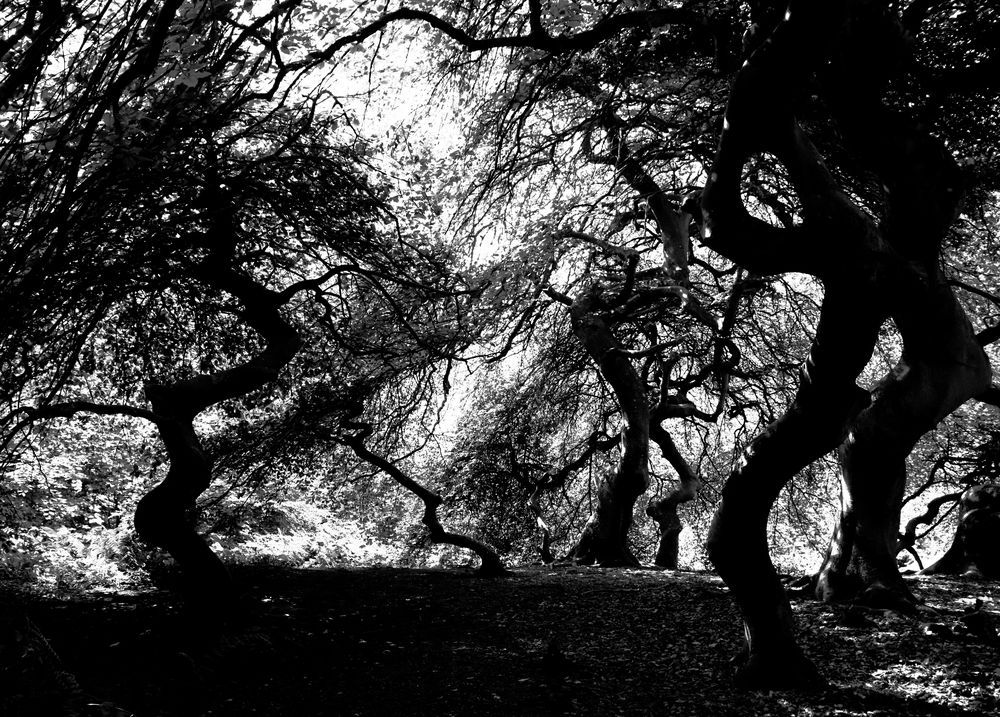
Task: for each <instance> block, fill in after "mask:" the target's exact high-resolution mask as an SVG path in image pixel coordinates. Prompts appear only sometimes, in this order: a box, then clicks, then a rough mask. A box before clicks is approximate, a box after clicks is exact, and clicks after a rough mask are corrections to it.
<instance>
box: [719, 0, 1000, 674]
mask: <svg viewBox="0 0 1000 717" xmlns="http://www.w3.org/2000/svg"><path fill="white" fill-rule="evenodd" d="M776 8H777V6H776V5H774V4H770V5H768V4H766V3H758V4H756V7H755V12H756V17H755V19H756V20H758V26H757V31H758V34H757V35H756V36H752V37H750V38H749V40H750V42H751V44H752V45H756V46H757V49H756V50H755V51H754V52H753V54H752V55H751V56H750V57H749V59H748V61H747V62H746V64H744V66H743V68H742V69H741V70H740V71H739V73H738V74H737V77H736V81H735V84H734V86H733V90H732V94H731V97H730V101H729V105H728V108H727V111H726V122H725V128H724V130H723V133H722V136H721V139H720V143H719V149H718V153H717V156H716V160H715V163H714V165H713V167H712V170H711V174H710V176H709V181H708V183H707V184H706V187H705V191H704V195H703V200H702V204H703V209H704V213H705V231H704V236H705V241H706V243H708V244H709V245H710V246H711V247H713V248H714V249H716V250H717V251H719V252H720V253H722V254H724V255H726V256H727V257H729V258H730V259H732V260H733V261H735V262H737V263H739V264H740V265H742V266H744V267H746V268H748V269H750V270H753V271H757V272H760V273H776V272H783V271H802V272H807V273H810V274H813V275H814V276H817V277H818V278H819V279H821V280H822V282H823V284H824V287H825V290H826V293H825V296H824V299H823V305H822V313H821V316H820V322H819V326H818V327H817V332H816V337H815V339H814V342H813V346H812V350H811V351H810V355H809V359H808V360H807V361H806V363H805V365H804V367H803V370H802V381H801V384H800V387H799V391H798V394H797V395H796V398H795V400H794V402H793V404H792V406H791V407H790V408H789V410H788V411H787V412H786V413H785V415H784V416H782V417H781V418H780V419H779V420H778V421H777V422H775V423H774V424H772V425H771V426H769V427H768V428H767V430H766V431H765V432H764V434H763V435H761V436H760V437H758V438H757V439H756V440H755V441H754V442H753V443H752V444H751V445H750V447H749V448H748V449H747V451H746V454H745V457H744V461H743V464H742V466H741V467H740V468H739V469H738V470H737V471H736V472H735V473H734V474H733V475H732V476H731V477H730V479H729V480H728V481H727V483H726V487H725V490H724V491H723V500H722V503H721V504H720V506H719V508H718V511H717V513H716V516H715V520H714V522H713V525H712V530H711V534H710V537H709V551H710V556H711V559H712V561H713V563H714V564H715V565H716V567H717V569H718V570H719V573H720V574H721V575H722V577H723V578H724V580H725V581H726V583H727V584H728V585H729V586H730V588H731V590H732V592H733V596H734V598H735V600H736V602H737V604H738V605H739V607H740V610H741V612H742V614H743V618H744V621H745V624H746V634H747V643H748V644H747V652H746V655H745V660H744V662H743V664H742V667H741V669H740V672H739V677H740V680H741V681H742V682H744V683H746V684H749V685H754V686H769V685H770V686H775V685H786V686H789V685H796V686H799V685H803V684H809V683H811V682H814V681H815V680H816V679H817V674H816V671H815V668H814V667H813V666H812V664H811V663H810V662H809V661H808V660H807V659H806V658H805V657H804V655H803V654H802V653H801V651H800V650H799V648H798V646H797V645H796V643H795V638H794V634H793V629H792V619H791V611H790V608H789V605H788V600H787V598H786V597H785V595H784V591H783V589H782V586H781V584H780V582H779V581H778V578H777V575H776V573H775V571H774V568H773V566H772V565H771V561H770V559H769V556H768V549H767V536H766V531H765V528H766V520H767V514H768V511H769V509H770V506H771V504H772V503H773V501H774V500H775V498H776V497H777V494H778V491H779V490H780V489H781V488H782V486H783V485H784V484H785V483H786V482H787V481H788V480H789V479H791V478H792V476H793V475H794V474H795V473H796V472H797V471H798V470H799V469H800V468H802V467H804V466H805V465H807V464H808V463H810V462H812V461H813V460H815V459H816V458H818V457H819V456H821V455H823V454H824V453H826V452H828V451H830V450H832V449H834V448H836V447H838V446H840V450H841V456H842V461H843V464H844V486H845V491H844V502H843V509H842V512H841V517H840V522H839V526H838V529H837V532H836V534H835V536H834V539H833V542H832V544H831V548H830V551H829V553H828V555H827V559H826V561H825V563H824V566H823V569H822V571H821V574H820V577H819V585H818V588H817V589H818V592H819V594H820V595H821V596H822V597H824V598H826V599H832V598H845V597H852V596H858V597H860V598H861V599H862V600H864V601H866V602H868V603H871V604H877V605H880V606H894V607H902V608H906V607H908V606H910V605H912V602H913V599H912V596H910V594H909V591H908V589H907V588H906V586H905V585H904V583H903V581H902V578H901V577H900V575H899V572H898V569H897V567H896V563H895V560H894V555H895V545H896V536H897V531H898V520H899V518H898V505H899V503H900V501H901V500H902V486H903V483H902V481H903V478H904V476H905V469H904V461H905V459H906V456H907V455H908V454H909V452H910V450H911V449H912V448H913V446H914V444H915V443H916V441H917V440H918V439H919V438H920V437H921V436H922V435H923V434H924V433H925V432H927V431H928V430H930V429H932V428H933V427H934V426H935V425H936V424H937V423H938V421H940V420H941V419H942V418H943V417H944V416H946V415H948V413H950V412H951V411H952V410H954V409H955V408H957V407H958V406H959V405H961V404H962V403H963V402H964V401H966V400H967V399H969V398H971V397H973V396H976V395H978V394H980V393H982V392H983V391H985V390H986V389H987V388H988V387H989V385H990V378H991V372H990V366H989V361H988V360H987V358H986V356H985V354H984V353H983V350H982V348H981V347H980V345H979V343H978V342H977V340H976V337H975V335H974V333H973V331H972V327H971V326H970V324H969V321H968V319H967V318H966V317H965V314H964V311H963V310H962V308H961V306H960V305H959V304H958V302H957V301H956V299H955V296H954V294H953V292H952V290H951V288H950V287H949V285H948V284H947V282H946V281H945V279H944V277H943V275H942V272H941V268H940V266H939V254H940V247H941V242H942V239H943V237H944V234H945V232H946V230H947V229H948V227H949V225H950V224H951V222H952V220H953V218H954V216H955V214H956V210H957V206H958V202H959V199H960V196H961V187H960V184H959V179H958V173H957V171H956V167H955V165H954V160H953V159H952V158H951V156H950V155H949V154H948V152H947V151H946V150H945V149H944V147H943V146H942V145H941V143H940V141H938V140H936V139H934V138H932V137H931V136H930V135H929V134H928V133H927V132H926V131H925V129H924V128H922V127H921V126H920V125H919V124H917V123H916V122H914V121H913V120H912V119H911V118H909V117H907V116H904V115H903V114H901V113H897V112H894V111H892V110H890V109H888V108H887V107H886V106H884V105H883V103H882V96H883V93H884V90H885V83H886V82H887V81H888V79H889V78H890V77H891V76H892V74H893V72H894V70H895V68H896V67H897V65H898V63H899V62H900V61H901V57H902V56H903V53H904V52H905V46H906V44H905V35H904V31H903V28H902V26H901V25H900V23H899V20H898V18H897V17H895V16H894V15H893V14H892V13H891V12H890V11H888V9H887V8H886V7H885V6H884V4H882V3H875V2H864V1H861V0H859V1H855V2H831V3H808V2H792V3H790V4H789V5H788V8H787V10H786V12H785V13H784V15H783V16H781V15H780V13H778V16H779V17H782V19H781V20H780V21H779V22H777V24H776V25H775V26H774V28H773V30H772V31H771V32H767V31H766V29H765V28H766V27H767V22H768V20H767V19H768V17H774V16H775V14H776V13H775V10H776ZM824 63H828V64H826V65H824ZM816 71H820V74H821V78H822V88H823V92H824V97H825V98H826V99H827V101H828V103H829V105H830V107H831V108H832V110H833V114H834V116H835V118H836V119H837V121H838V123H839V125H840V126H841V127H842V129H843V132H844V134H845V136H846V138H847V140H848V142H849V145H850V146H851V147H852V149H853V151H855V152H857V154H858V156H859V157H861V158H862V159H863V161H864V162H865V163H866V164H867V165H868V166H869V167H870V168H871V171H873V172H875V173H876V174H877V175H878V177H879V178H880V180H881V182H882V183H883V186H884V211H883V216H882V218H881V221H880V222H879V223H876V222H874V221H873V220H872V219H871V218H869V216H868V215H866V214H865V213H864V212H863V211H862V210H861V209H859V208H858V206H857V205H856V204H855V203H854V202H853V201H852V200H851V199H850V198H849V197H848V196H847V195H846V194H845V193H844V192H843V191H842V190H841V189H840V187H839V186H838V184H837V182H836V181H835V180H834V178H833V176H832V175H831V174H830V172H829V171H828V170H827V168H826V166H825V164H824V161H823V158H822V157H821V156H820V154H819V152H818V151H817V150H816V149H815V147H814V146H813V144H812V143H811V142H810V140H809V138H808V136H807V135H806V133H805V132H804V131H803V129H802V127H801V125H800V124H799V122H798V121H797V119H796V112H797V105H798V101H799V96H800V94H801V93H802V92H803V91H804V90H805V89H806V88H807V87H808V86H809V82H810V77H811V75H812V74H813V73H814V72H816ZM762 152H763V153H769V154H772V155H774V156H775V157H776V158H777V160H778V161H779V162H781V163H782V164H783V165H784V166H785V168H786V169H787V171H788V175H789V178H790V181H791V183H792V185H793V186H794V188H795V190H796V192H797V194H798V196H799V198H800V200H801V202H802V207H803V211H802V222H801V224H799V225H797V226H795V227H793V228H791V229H779V228H776V227H773V226H771V225H769V224H767V223H765V222H763V221H761V220H759V219H756V218H754V217H752V216H750V214H749V213H748V212H747V211H746V209H745V207H744V204H743V200H742V198H741V196H740V175H741V171H742V168H743V166H744V164H745V163H746V162H747V160H748V159H749V158H750V157H751V156H752V155H754V154H756V153H762ZM888 318H892V320H893V321H894V322H895V324H896V326H897V328H898V329H899V332H900V334H901V336H902V339H903V355H902V358H901V360H900V362H899V364H898V365H897V367H896V368H895V369H894V370H893V372H892V373H891V374H890V375H889V376H887V377H886V378H885V379H884V380H883V381H882V382H881V383H880V384H879V385H878V386H877V387H876V389H875V390H874V391H873V392H872V393H871V395H869V393H868V392H867V391H865V390H863V389H861V388H859V387H858V386H857V385H856V384H855V378H856V377H857V375H858V374H859V372H860V371H861V369H862V368H863V367H864V366H865V364H866V363H867V361H868V359H869V357H870V356H871V353H872V350H873V347H874V345H875V343H876V340H877V338H878V330H879V328H880V327H881V325H882V324H883V322H884V321H886V319H888Z"/></svg>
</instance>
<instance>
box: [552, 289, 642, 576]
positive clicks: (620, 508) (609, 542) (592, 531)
mask: <svg viewBox="0 0 1000 717" xmlns="http://www.w3.org/2000/svg"><path fill="white" fill-rule="evenodd" d="M604 309H605V305H604V302H603V299H602V297H601V295H600V291H599V289H597V288H595V289H592V290H591V291H590V292H588V293H585V294H583V295H582V296H580V297H578V298H577V299H576V300H575V301H574V302H573V304H572V305H571V306H570V318H571V322H572V325H573V332H574V333H575V334H576V336H577V338H578V339H579V340H580V342H581V343H582V344H583V346H584V348H585V349H586V351H587V353H588V354H589V355H590V357H591V359H593V361H594V363H596V364H597V366H598V369H599V370H600V372H601V375H602V376H603V377H604V380H605V381H607V382H608V384H609V385H610V386H611V389H612V391H614V394H615V398H616V399H617V401H618V406H619V408H620V410H621V413H622V418H623V419H624V422H625V427H624V428H623V429H622V443H621V459H620V460H619V463H618V468H617V469H616V470H615V471H614V472H613V473H611V474H610V475H609V476H607V477H606V478H605V479H604V480H603V481H602V482H601V484H600V486H599V487H598V491H597V507H596V508H595V510H594V512H593V514H591V516H590V518H589V519H588V520H587V524H586V525H585V526H584V529H583V533H582V534H581V536H580V539H579V541H578V542H577V544H576V546H575V547H574V548H573V550H572V551H571V552H570V555H569V557H570V558H571V559H572V560H574V561H576V562H578V563H581V564H584V565H593V564H594V563H597V564H599V565H602V566H605V567H609V566H625V565H638V564H639V561H638V560H637V559H636V557H635V555H633V554H632V551H631V550H630V549H629V546H628V531H629V528H630V527H631V526H632V514H633V511H634V510H635V502H636V500H638V498H639V496H640V495H642V494H643V493H645V492H646V489H647V488H648V487H649V405H648V404H647V402H646V385H645V382H644V381H643V379H642V377H641V376H640V375H639V373H638V371H636V370H635V366H633V364H632V361H631V360H630V359H629V358H628V356H627V355H626V354H625V352H624V351H623V350H622V346H621V344H620V343H619V341H618V339H617V338H615V335H614V333H613V332H612V331H611V327H610V325H609V324H608V321H607V319H606V318H605V317H604V316H602V310H604Z"/></svg>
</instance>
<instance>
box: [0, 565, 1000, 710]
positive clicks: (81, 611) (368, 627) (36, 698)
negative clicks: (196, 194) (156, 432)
mask: <svg viewBox="0 0 1000 717" xmlns="http://www.w3.org/2000/svg"><path fill="white" fill-rule="evenodd" d="M237 576H238V579H239V580H240V581H241V583H242V584H243V585H244V587H245V589H246V592H247V599H246V601H245V604H246V606H247V607H246V609H245V610H244V613H243V615H242V616H241V617H235V618H232V619H230V620H229V621H228V623H229V624H227V625H224V624H223V621H213V622H212V623H211V624H210V626H209V627H208V628H206V629H199V630H194V631H193V630H191V629H190V628H188V627H186V626H185V622H186V621H185V613H184V612H183V611H182V610H181V608H180V607H179V605H178V602H177V600H176V599H175V598H174V597H173V596H172V595H171V594H168V593H165V592H147V593H141V594H138V595H133V596H113V597H106V596H104V597H101V596H76V597H72V598H65V599H52V598H49V599H35V600H33V601H32V602H31V603H30V604H28V605H27V607H26V608H25V611H26V612H27V614H28V618H29V619H28V620H27V621H25V620H22V619H20V618H18V620H19V622H17V623H16V624H15V626H14V627H13V628H12V627H11V626H10V625H8V626H7V628H6V640H5V643H4V644H2V645H0V679H4V681H5V682H7V684H6V685H0V715H5V716H6V715H10V716H11V717H13V715H17V714H37V715H44V716H45V717H58V715H59V714H66V713H70V712H71V710H73V709H76V710H77V712H78V713H79V714H82V715H86V716H90V715H101V716H102V717H103V716H105V715H107V716H111V717H127V716H128V715H136V716H137V717H156V716H159V715H164V716H166V715H171V716H174V715H176V716H183V717H196V716H198V715H282V716H286V715H287V716H295V717H299V716H309V715H400V714H403V715H440V716H442V717H443V716H444V715H476V716H479V715H552V714H557V715H563V714H567V715H619V714H620V715H646V714H657V715H670V716H674V715H757V716H762V715H800V716H802V717H806V716H813V715H824V716H826V715H829V716H833V715H836V716H843V717H847V716H855V715H857V716H861V715H865V716H866V717H874V716H876V715H886V716H888V715H962V714H997V713H998V712H1000V659H998V657H1000V641H998V640H997V638H996V637H995V636H994V634H993V632H992V630H993V626H994V625H996V626H1000V618H998V610H1000V586H998V585H997V584H995V583H983V582H974V581H967V580H949V579H942V578H934V579H930V578H915V579H913V582H914V585H913V587H914V588H915V590H916V591H917V592H918V594H920V595H921V596H922V597H923V598H924V599H925V601H926V604H927V607H928V608H930V609H928V610H926V611H924V612H923V613H922V614H921V616H920V617H919V618H918V619H911V618H907V617H902V616H899V615H896V614H894V613H888V612H883V611H868V610H865V611H862V610H852V611H847V610H846V609H845V608H841V607H837V608H832V607H830V606H827V605H821V604H818V603H815V602H812V601H796V602H794V603H793V605H794V608H795V611H796V614H797V616H798V622H799V625H800V628H801V630H802V641H803V644H804V645H805V647H806V650H807V651H808V653H809V654H810V655H811V656H812V657H813V658H814V659H816V661H817V662H818V663H819V664H820V667H821V669H822V671H823V673H824V675H825V676H826V678H827V679H828V680H829V681H830V683H831V686H830V687H829V689H827V690H825V691H821V692H815V693H795V692H769V693H754V692H742V691H739V690H736V689H734V688H733V687H732V686H731V668H730V666H729V664H728V661H729V658H730V657H731V656H732V654H733V653H734V652H735V650H736V648H737V647H738V645H739V640H740V638H741V628H740V627H739V625H738V623H737V620H736V617H735V613H734V610H733V607H732V605H731V603H730V601H729V599H728V596H727V595H726V591H725V589H724V588H723V586H722V584H721V582H720V581H719V579H718V578H716V577H714V576H711V575H708V574H703V573H683V572H658V571H652V570H627V571H621V570H602V569H595V568H575V567H574V568H557V569H552V568H542V567H533V568H524V569H519V570H517V571H516V573H515V575H514V576H513V577H510V578H495V579H492V578H491V579H478V578H475V577H472V576H470V575H468V574H464V573H457V572H446V571H427V570H395V569H357V570H315V571H313V570H284V569H274V568H272V569H254V570H249V569H248V570H243V571H241V572H239V573H238V574H237ZM976 598H979V599H981V600H982V609H980V610H978V611H976V610H974V608H975V603H976ZM18 626H19V627H18ZM29 633H30V634H29ZM39 635H44V637H45V638H46V639H47V642H48V644H49V646H50V647H51V653H50V652H48V648H43V647H39V645H44V642H41V641H40V638H39V637H38V636H39ZM33 641H34V642H33ZM43 652H44V653H45V654H42V653H43ZM52 653H54V654H55V655H57V656H58V658H59V663H55V661H54V658H51V655H52ZM15 654H17V655H19V657H18V659H17V662H16V663H15V664H11V657H12V656H13V655H15ZM25 656H27V657H25ZM3 658H6V659H3ZM52 665H56V667H54V668H53V667H52ZM60 666H61V668H60ZM74 678H75V682H76V683H77V684H78V685H79V689H77V688H76V687H75V686H74Z"/></svg>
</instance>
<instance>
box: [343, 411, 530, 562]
mask: <svg viewBox="0 0 1000 717" xmlns="http://www.w3.org/2000/svg"><path fill="white" fill-rule="evenodd" d="M363 410H364V404H363V402H361V401H358V402H356V403H354V404H353V405H352V406H351V412H350V414H349V415H348V416H347V417H346V418H345V419H344V421H343V424H344V427H345V428H348V429H351V430H353V431H355V433H354V434H353V435H350V436H346V437H345V436H341V437H339V438H338V440H339V441H341V442H342V443H343V444H344V445H346V446H348V447H349V448H350V449H351V450H352V451H354V454H355V455H356V456H357V457H358V458H360V459H361V460H363V461H365V462H366V463H368V464H369V465H372V466H374V467H375V468H378V469H379V470H380V471H382V472H383V473H385V474H386V475H388V476H389V477H390V478H392V479H393V480H394V481H396V482H397V483H399V484H400V485H401V486H403V487H404V488H406V490H408V491H410V492H411V493H413V494H414V495H415V496H417V497H418V498H420V501H421V502H422V503H423V504H424V516H423V519H422V521H421V522H422V523H423V524H424V525H425V526H426V527H427V532H428V533H429V534H430V539H431V542H433V543H437V544H439V545H454V546H455V547H457V548H464V549H466V550H471V551H472V552H473V553H475V554H476V555H477V556H478V557H479V560H480V565H479V571H478V572H479V575H481V576H483V577H498V576H502V575H509V574H510V571H508V570H507V568H506V567H504V564H503V560H502V559H501V558H500V555H499V554H498V553H497V552H496V551H495V550H494V549H493V548H491V547H490V546H488V545H486V544H485V543H483V542H481V541H479V540H476V539H475V538H473V537H470V536H468V535H462V534H461V533H453V532H450V531H448V530H445V528H444V526H443V525H441V521H440V519H439V518H438V515H437V509H438V508H439V507H440V506H441V504H442V503H443V502H444V500H443V499H442V498H441V496H440V495H438V494H437V493H435V492H434V491H432V490H429V489H428V488H426V487H425V486H423V485H421V484H420V483H419V482H417V481H416V480H414V479H413V478H412V477H410V476H409V475H407V474H406V473H405V472H404V471H403V470H402V469H400V468H399V466H397V465H396V464H395V463H393V462H392V461H390V460H389V459H388V458H386V457H385V456H381V455H379V454H377V453H375V452H374V451H372V450H371V449H370V448H368V446H367V445H365V442H366V441H367V440H368V438H369V437H370V436H371V435H372V433H373V432H374V428H373V426H372V425H371V424H370V423H367V422H365V421H362V420H359V416H360V415H361V413H362V411H363Z"/></svg>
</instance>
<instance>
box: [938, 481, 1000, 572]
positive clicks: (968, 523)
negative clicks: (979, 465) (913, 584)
mask: <svg viewBox="0 0 1000 717" xmlns="http://www.w3.org/2000/svg"><path fill="white" fill-rule="evenodd" d="M959 510H960V511H961V513H960V516H959V519H958V526H957V528H956V529H955V537H954V539H953V540H952V544H951V547H949V548H948V550H947V551H946V552H945V554H944V555H942V556H941V557H940V558H938V560H936V561H935V562H934V563H933V564H932V565H930V566H928V567H927V568H926V569H925V570H924V571H923V574H925V575H963V574H964V575H974V576H978V577H984V578H986V579H988V580H998V579H1000V485H977V486H973V487H972V488H969V489H968V490H966V491H965V492H964V493H962V497H961V498H960V502H959Z"/></svg>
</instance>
